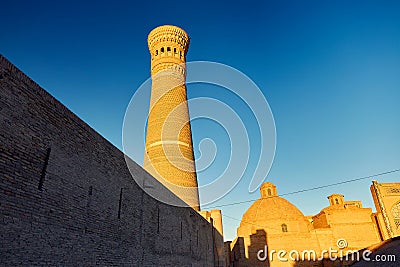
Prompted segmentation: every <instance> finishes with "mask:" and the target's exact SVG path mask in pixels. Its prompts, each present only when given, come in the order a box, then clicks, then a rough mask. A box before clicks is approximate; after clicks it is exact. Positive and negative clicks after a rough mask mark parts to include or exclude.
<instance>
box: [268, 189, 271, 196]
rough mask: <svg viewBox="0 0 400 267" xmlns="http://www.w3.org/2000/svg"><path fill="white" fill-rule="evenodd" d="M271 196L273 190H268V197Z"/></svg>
mask: <svg viewBox="0 0 400 267" xmlns="http://www.w3.org/2000/svg"><path fill="white" fill-rule="evenodd" d="M270 195H271V188H268V196H270Z"/></svg>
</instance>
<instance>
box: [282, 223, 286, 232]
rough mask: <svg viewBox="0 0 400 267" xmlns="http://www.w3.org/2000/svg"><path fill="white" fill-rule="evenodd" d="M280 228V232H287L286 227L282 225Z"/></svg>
mask: <svg viewBox="0 0 400 267" xmlns="http://www.w3.org/2000/svg"><path fill="white" fill-rule="evenodd" d="M281 227H282V232H284V233H286V232H287V225H286V224H284V223H283V224H282V225H281Z"/></svg>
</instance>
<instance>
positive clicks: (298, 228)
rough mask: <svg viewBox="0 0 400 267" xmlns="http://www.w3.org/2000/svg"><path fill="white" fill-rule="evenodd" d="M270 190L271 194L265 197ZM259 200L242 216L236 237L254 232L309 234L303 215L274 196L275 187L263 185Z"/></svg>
mask: <svg viewBox="0 0 400 267" xmlns="http://www.w3.org/2000/svg"><path fill="white" fill-rule="evenodd" d="M268 188H271V191H272V194H271V195H266V194H265V192H267V191H266V189H268ZM260 191H261V198H260V199H258V200H256V201H255V202H254V203H253V205H251V206H250V208H249V209H248V210H247V211H246V212H245V214H244V215H243V218H242V221H241V223H240V227H239V229H238V235H240V236H242V235H249V234H251V233H254V232H256V230H261V229H263V230H265V231H266V232H267V234H268V233H282V232H309V230H310V229H311V228H312V226H311V224H310V222H309V221H308V220H307V219H306V217H305V216H304V214H303V213H302V212H301V211H300V210H299V209H298V208H297V207H296V206H295V205H293V204H292V203H290V202H289V201H287V200H286V199H284V198H282V197H279V196H278V195H277V194H276V187H275V185H273V184H271V183H265V184H263V185H262V186H261V188H260Z"/></svg>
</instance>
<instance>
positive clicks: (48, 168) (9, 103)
mask: <svg viewBox="0 0 400 267" xmlns="http://www.w3.org/2000/svg"><path fill="white" fill-rule="evenodd" d="M0 124H1V125H0V235H1V236H0V240H1V246H0V265H1V266H34V265H36V266H37V265H41V266H43V265H51V266H94V265H100V266H214V254H215V246H214V241H213V235H215V234H218V231H215V230H214V228H213V227H212V226H211V225H210V224H209V223H208V222H207V221H206V220H205V219H204V218H203V217H202V216H201V215H199V214H198V213H197V212H195V211H194V210H193V209H192V208H184V207H174V206H168V205H166V204H163V203H160V202H157V201H156V200H154V199H153V198H151V197H150V196H148V195H147V194H146V193H145V192H144V191H142V189H141V188H140V187H139V186H138V185H137V184H136V183H135V181H134V180H133V178H132V177H131V174H130V172H129V170H128V168H127V166H126V163H125V159H124V155H123V153H122V152H121V151H120V150H118V149H117V148H115V147H114V146H113V145H112V144H110V143H109V142H108V141H107V140H105V139H104V138H103V137H101V136H100V135H99V134H98V133H97V132H95V131H94V130H93V129H92V128H90V127H89V126H88V125H87V124H86V123H84V122H83V121H82V120H81V119H79V118H78V117H77V116H76V115H74V114H73V113H72V112H71V111H69V110H68V109H67V108H66V107H65V106H63V105H62V104H61V103H60V102H58V101H57V100H56V99H55V98H53V97H52V96H51V95H50V94H48V93H47V92H46V91H45V90H43V89H42V88H41V87H40V86H39V85H37V84H36V83H35V82H33V81H32V80H31V79H30V78H29V77H27V76H26V75H25V74H23V73H22V72H21V71H20V70H18V69H17V68H16V67H15V66H14V65H13V64H11V63H10V62H9V61H8V60H7V59H5V58H4V57H3V56H1V55H0ZM133 164H135V163H133ZM134 175H138V176H144V177H145V179H150V180H154V178H153V177H152V176H150V175H149V174H148V173H147V172H145V171H144V170H143V169H142V168H141V167H140V166H138V165H137V168H136V170H135V173H134Z"/></svg>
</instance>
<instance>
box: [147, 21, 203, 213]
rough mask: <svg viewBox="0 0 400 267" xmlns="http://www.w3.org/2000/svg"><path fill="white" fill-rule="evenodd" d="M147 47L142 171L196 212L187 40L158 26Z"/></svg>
mask: <svg viewBox="0 0 400 267" xmlns="http://www.w3.org/2000/svg"><path fill="white" fill-rule="evenodd" d="M148 45H149V50H150V54H151V76H152V89H151V99H150V110H149V117H148V124H147V135H146V152H145V156H144V168H145V169H146V170H147V171H148V172H149V173H150V174H152V175H153V176H154V177H155V178H157V179H158V180H159V181H160V182H161V183H163V184H164V185H165V186H166V187H167V188H168V189H170V190H171V191H172V192H173V193H175V194H176V195H177V196H178V197H180V198H181V199H182V200H183V201H184V202H186V203H187V204H188V205H189V206H191V207H192V208H194V209H196V210H199V195H198V189H197V176H196V168H195V163H194V155H193V145H192V134H191V129H190V117H189V110H188V106H187V96H186V84H185V81H186V65H185V63H186V59H185V58H186V53H187V49H188V46H189V37H188V35H187V33H186V32H185V31H183V30H182V29H180V28H178V27H175V26H169V25H166V26H160V27H157V28H155V29H154V30H152V31H151V32H150V34H149V37H148Z"/></svg>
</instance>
